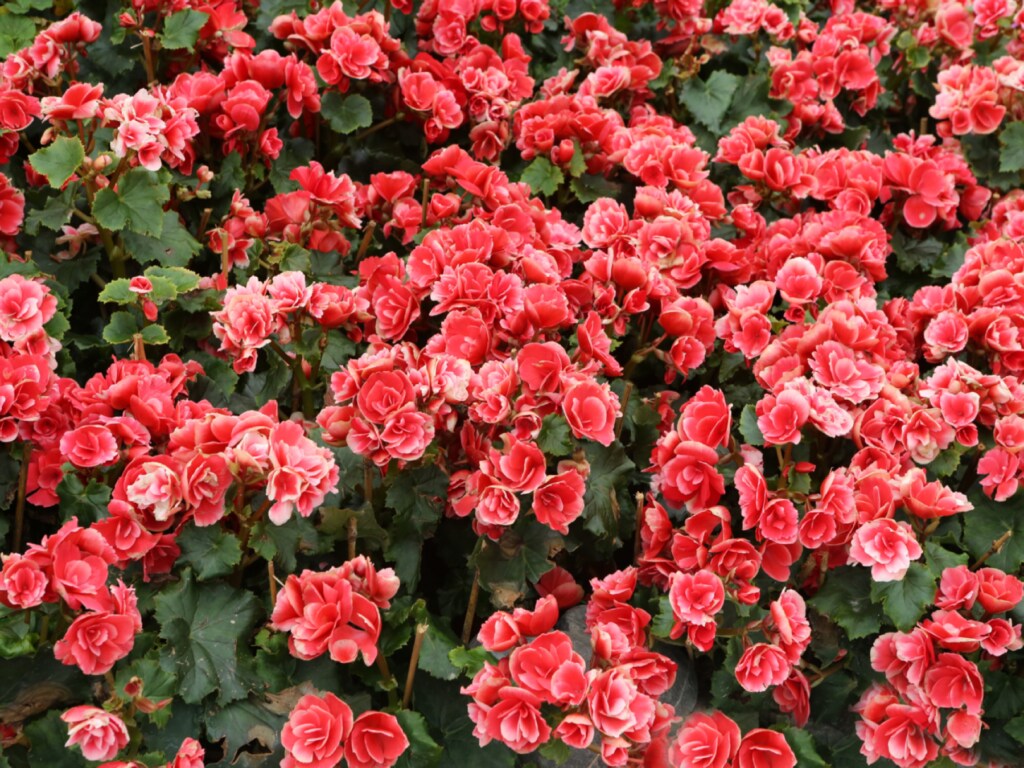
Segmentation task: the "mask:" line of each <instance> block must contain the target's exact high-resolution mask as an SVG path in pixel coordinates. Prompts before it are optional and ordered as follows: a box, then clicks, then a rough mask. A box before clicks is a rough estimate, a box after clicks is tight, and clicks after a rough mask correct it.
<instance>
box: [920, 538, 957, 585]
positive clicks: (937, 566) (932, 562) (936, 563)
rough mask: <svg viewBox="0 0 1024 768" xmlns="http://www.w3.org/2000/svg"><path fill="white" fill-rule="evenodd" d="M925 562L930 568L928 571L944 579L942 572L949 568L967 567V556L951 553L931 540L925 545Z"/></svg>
mask: <svg viewBox="0 0 1024 768" xmlns="http://www.w3.org/2000/svg"><path fill="white" fill-rule="evenodd" d="M924 561H925V563H926V564H927V566H928V570H930V571H931V572H932V575H933V576H934V577H935V578H936V579H938V578H941V577H942V572H943V571H944V570H946V569H947V568H956V566H958V565H966V564H967V555H965V554H963V553H957V552H950V551H949V550H948V549H945V548H944V547H943V546H942V545H941V544H939V543H938V542H937V541H935V540H934V539H929V540H928V541H927V542H925V545H924Z"/></svg>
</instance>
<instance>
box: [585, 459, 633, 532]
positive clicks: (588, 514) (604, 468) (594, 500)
mask: <svg viewBox="0 0 1024 768" xmlns="http://www.w3.org/2000/svg"><path fill="white" fill-rule="evenodd" d="M585 451H586V454H587V461H589V462H590V475H589V476H588V477H587V491H586V493H585V494H584V495H583V518H584V519H585V520H586V521H587V522H586V528H587V530H588V531H591V532H593V533H594V534H596V535H598V536H607V537H611V538H616V537H618V535H619V531H618V514H617V513H616V509H617V508H618V506H619V500H618V492H619V487H620V486H621V485H622V484H623V480H624V478H626V477H628V476H629V475H630V474H631V473H632V472H633V469H634V468H635V465H634V464H633V462H632V461H630V459H629V457H628V456H627V455H626V450H625V449H624V448H623V447H622V443H619V442H614V443H612V444H611V445H610V446H608V447H607V448H606V447H604V446H603V445H599V444H597V443H588V444H587V446H586V448H585Z"/></svg>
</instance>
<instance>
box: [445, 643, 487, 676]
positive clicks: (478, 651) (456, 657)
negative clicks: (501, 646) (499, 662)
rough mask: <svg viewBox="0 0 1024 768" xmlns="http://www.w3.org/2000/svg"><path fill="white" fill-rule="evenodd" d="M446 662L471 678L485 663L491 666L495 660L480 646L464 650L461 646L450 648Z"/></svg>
mask: <svg viewBox="0 0 1024 768" xmlns="http://www.w3.org/2000/svg"><path fill="white" fill-rule="evenodd" d="M448 660H449V661H450V662H451V663H452V664H453V665H454V666H456V667H458V668H459V669H461V670H462V671H463V672H464V673H465V674H466V675H467V676H469V677H473V675H475V674H476V673H477V672H479V671H480V670H481V669H483V666H484V663H485V662H488V661H489V662H491V663H492V664H493V663H494V660H495V659H494V656H492V655H491V653H490V651H488V650H487V649H486V648H484V647H483V646H482V645H478V646H477V647H475V648H464V647H463V646H459V647H458V648H452V650H450V651H449V652H448Z"/></svg>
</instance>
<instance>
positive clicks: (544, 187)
mask: <svg viewBox="0 0 1024 768" xmlns="http://www.w3.org/2000/svg"><path fill="white" fill-rule="evenodd" d="M519 180H520V181H522V182H525V183H526V184H528V185H529V186H530V189H531V190H532V191H533V194H534V195H553V194H554V193H555V192H557V191H558V188H559V187H560V186H561V185H562V182H563V181H565V176H564V175H563V174H562V169H561V168H559V167H558V166H557V165H553V164H552V163H551V161H550V160H548V159H547V158H546V157H543V156H541V155H538V156H537V157H535V158H534V159H533V162H532V163H530V164H529V165H528V166H526V168H525V169H524V170H523V175H522V176H520V177H519Z"/></svg>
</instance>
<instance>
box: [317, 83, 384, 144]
mask: <svg viewBox="0 0 1024 768" xmlns="http://www.w3.org/2000/svg"><path fill="white" fill-rule="evenodd" d="M320 114H322V115H323V116H324V119H325V120H327V122H328V123H329V124H330V126H331V128H333V129H334V130H335V131H337V132H338V133H341V134H349V133H354V132H355V131H358V130H359V129H360V128H368V127H369V126H370V125H372V124H373V107H372V105H371V104H370V100H369V99H367V98H366V97H365V96H360V95H359V94H358V93H350V94H348V95H347V96H342V95H341V94H340V93H337V92H335V91H331V92H330V93H328V94H327V95H325V96H324V97H323V100H322V102H321V104H320Z"/></svg>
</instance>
